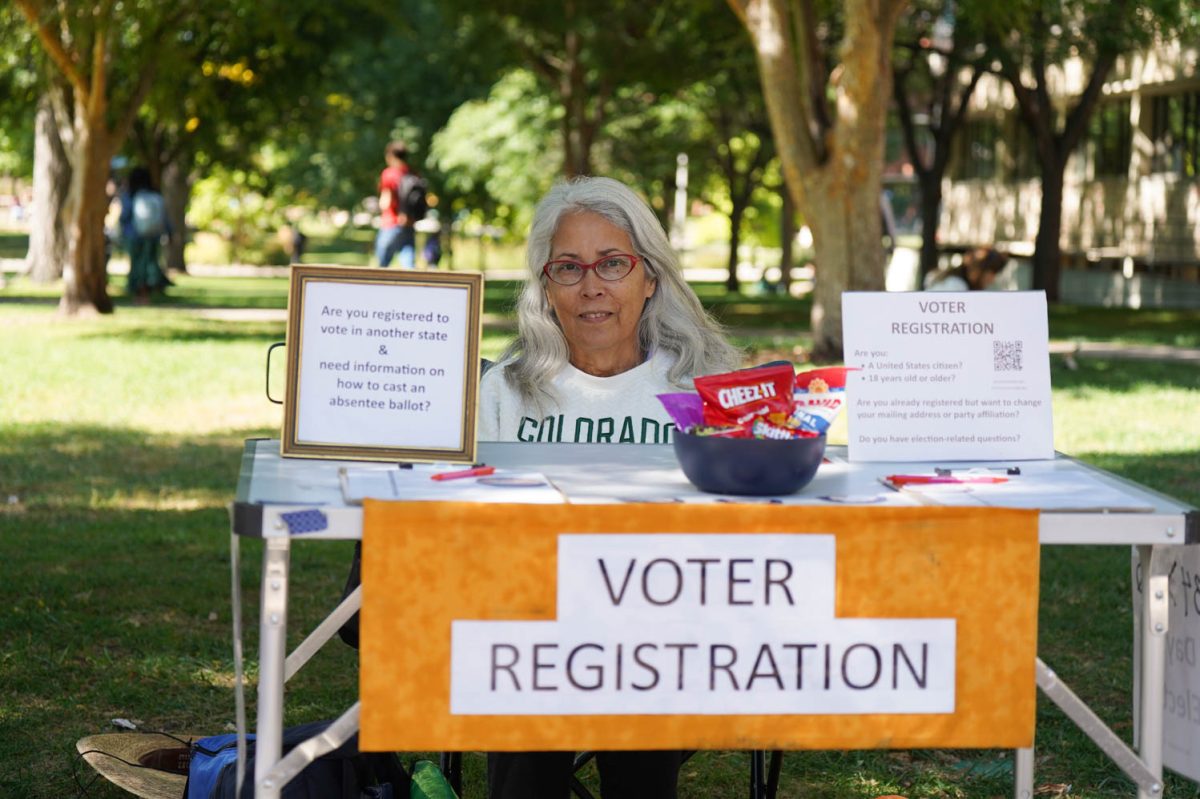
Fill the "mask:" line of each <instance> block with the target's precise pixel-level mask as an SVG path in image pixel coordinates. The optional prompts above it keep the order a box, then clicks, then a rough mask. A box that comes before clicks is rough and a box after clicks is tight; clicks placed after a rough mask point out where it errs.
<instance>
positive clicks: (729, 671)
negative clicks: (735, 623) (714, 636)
mask: <svg viewBox="0 0 1200 799" xmlns="http://www.w3.org/2000/svg"><path fill="white" fill-rule="evenodd" d="M717 650H724V651H725V653H726V654H728V655H729V661H728V662H726V663H718V662H717ZM734 663H737V650H736V649H734V648H733V647H731V646H730V645H729V644H712V645H711V646H709V648H708V690H710V691H715V690H717V672H718V671H723V672H725V674H726V675H728V676H729V682H730V683H731V684H732V685H733V690H735V691H736V690H738V682H737V677H735V676H734V675H733V664H734Z"/></svg>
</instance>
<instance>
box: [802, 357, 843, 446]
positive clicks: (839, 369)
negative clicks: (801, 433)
mask: <svg viewBox="0 0 1200 799" xmlns="http://www.w3.org/2000/svg"><path fill="white" fill-rule="evenodd" d="M849 371H850V370H849V369H848V368H846V367H844V366H833V367H829V368H826V369H812V370H810V371H807V372H801V373H800V374H798V375H796V390H795V401H796V408H795V410H794V411H792V418H791V421H792V423H793V425H794V426H796V427H799V428H800V429H801V430H811V431H812V432H814V433H817V434H823V433H825V432H827V431H828V430H829V426H830V425H831V424H833V420H834V419H836V418H837V415H838V413H840V412H841V410H842V403H843V402H844V401H845V399H846V373H847V372H849Z"/></svg>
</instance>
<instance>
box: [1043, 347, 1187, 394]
mask: <svg viewBox="0 0 1200 799" xmlns="http://www.w3.org/2000/svg"><path fill="white" fill-rule="evenodd" d="M1076 364H1077V366H1078V368H1077V369H1069V368H1067V365H1066V360H1065V359H1064V358H1061V357H1057V356H1056V357H1053V358H1051V359H1050V382H1051V384H1052V385H1053V386H1054V388H1055V389H1057V390H1065V391H1083V390H1087V389H1101V390H1104V391H1115V392H1124V391H1136V390H1139V389H1146V388H1182V389H1188V390H1192V391H1200V369H1197V368H1196V367H1195V365H1194V364H1188V363H1181V362H1173V361H1141V360H1126V359H1122V360H1105V359H1101V358H1090V357H1080V358H1077V359H1076Z"/></svg>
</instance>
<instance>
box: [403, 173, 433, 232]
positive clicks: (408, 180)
mask: <svg viewBox="0 0 1200 799" xmlns="http://www.w3.org/2000/svg"><path fill="white" fill-rule="evenodd" d="M396 194H397V195H399V196H398V197H397V199H398V200H399V203H398V206H399V208H400V211H401V212H403V214H404V215H405V216H406V217H408V224H410V225H411V224H412V223H413V222H419V221H421V220H422V219H424V218H425V215H426V214H427V213H429V197H428V194H429V184H428V183H426V182H425V178H423V177H421V176H420V175H418V174H416V173H415V172H408V173H406V174H405V175H404V177H402V178H400V188H399V190H398V191H397V192H396Z"/></svg>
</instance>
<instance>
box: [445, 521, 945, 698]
mask: <svg viewBox="0 0 1200 799" xmlns="http://www.w3.org/2000/svg"><path fill="white" fill-rule="evenodd" d="M834 546H835V539H834V537H833V536H830V535H803V536H798V535H777V534H772V535H695V536H680V535H654V534H648V535H563V536H560V537H559V551H558V598H559V601H558V618H556V619H555V620H553V621H468V620H463V621H455V622H453V624H452V625H451V644H450V652H451V655H450V657H451V666H450V675H451V676H450V709H451V712H452V713H455V714H462V715H480V714H482V715H488V714H511V715H559V714H562V715H628V714H647V715H662V714H679V713H686V714H698V715H744V714H771V715H790V714H805V713H837V714H854V713H952V712H954V702H955V659H956V658H955V655H956V635H957V622H956V620H955V619H899V618H888V619H864V618H846V619H840V618H837V617H835V615H834V607H835V602H834V599H835V597H834V593H835V557H834Z"/></svg>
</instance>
